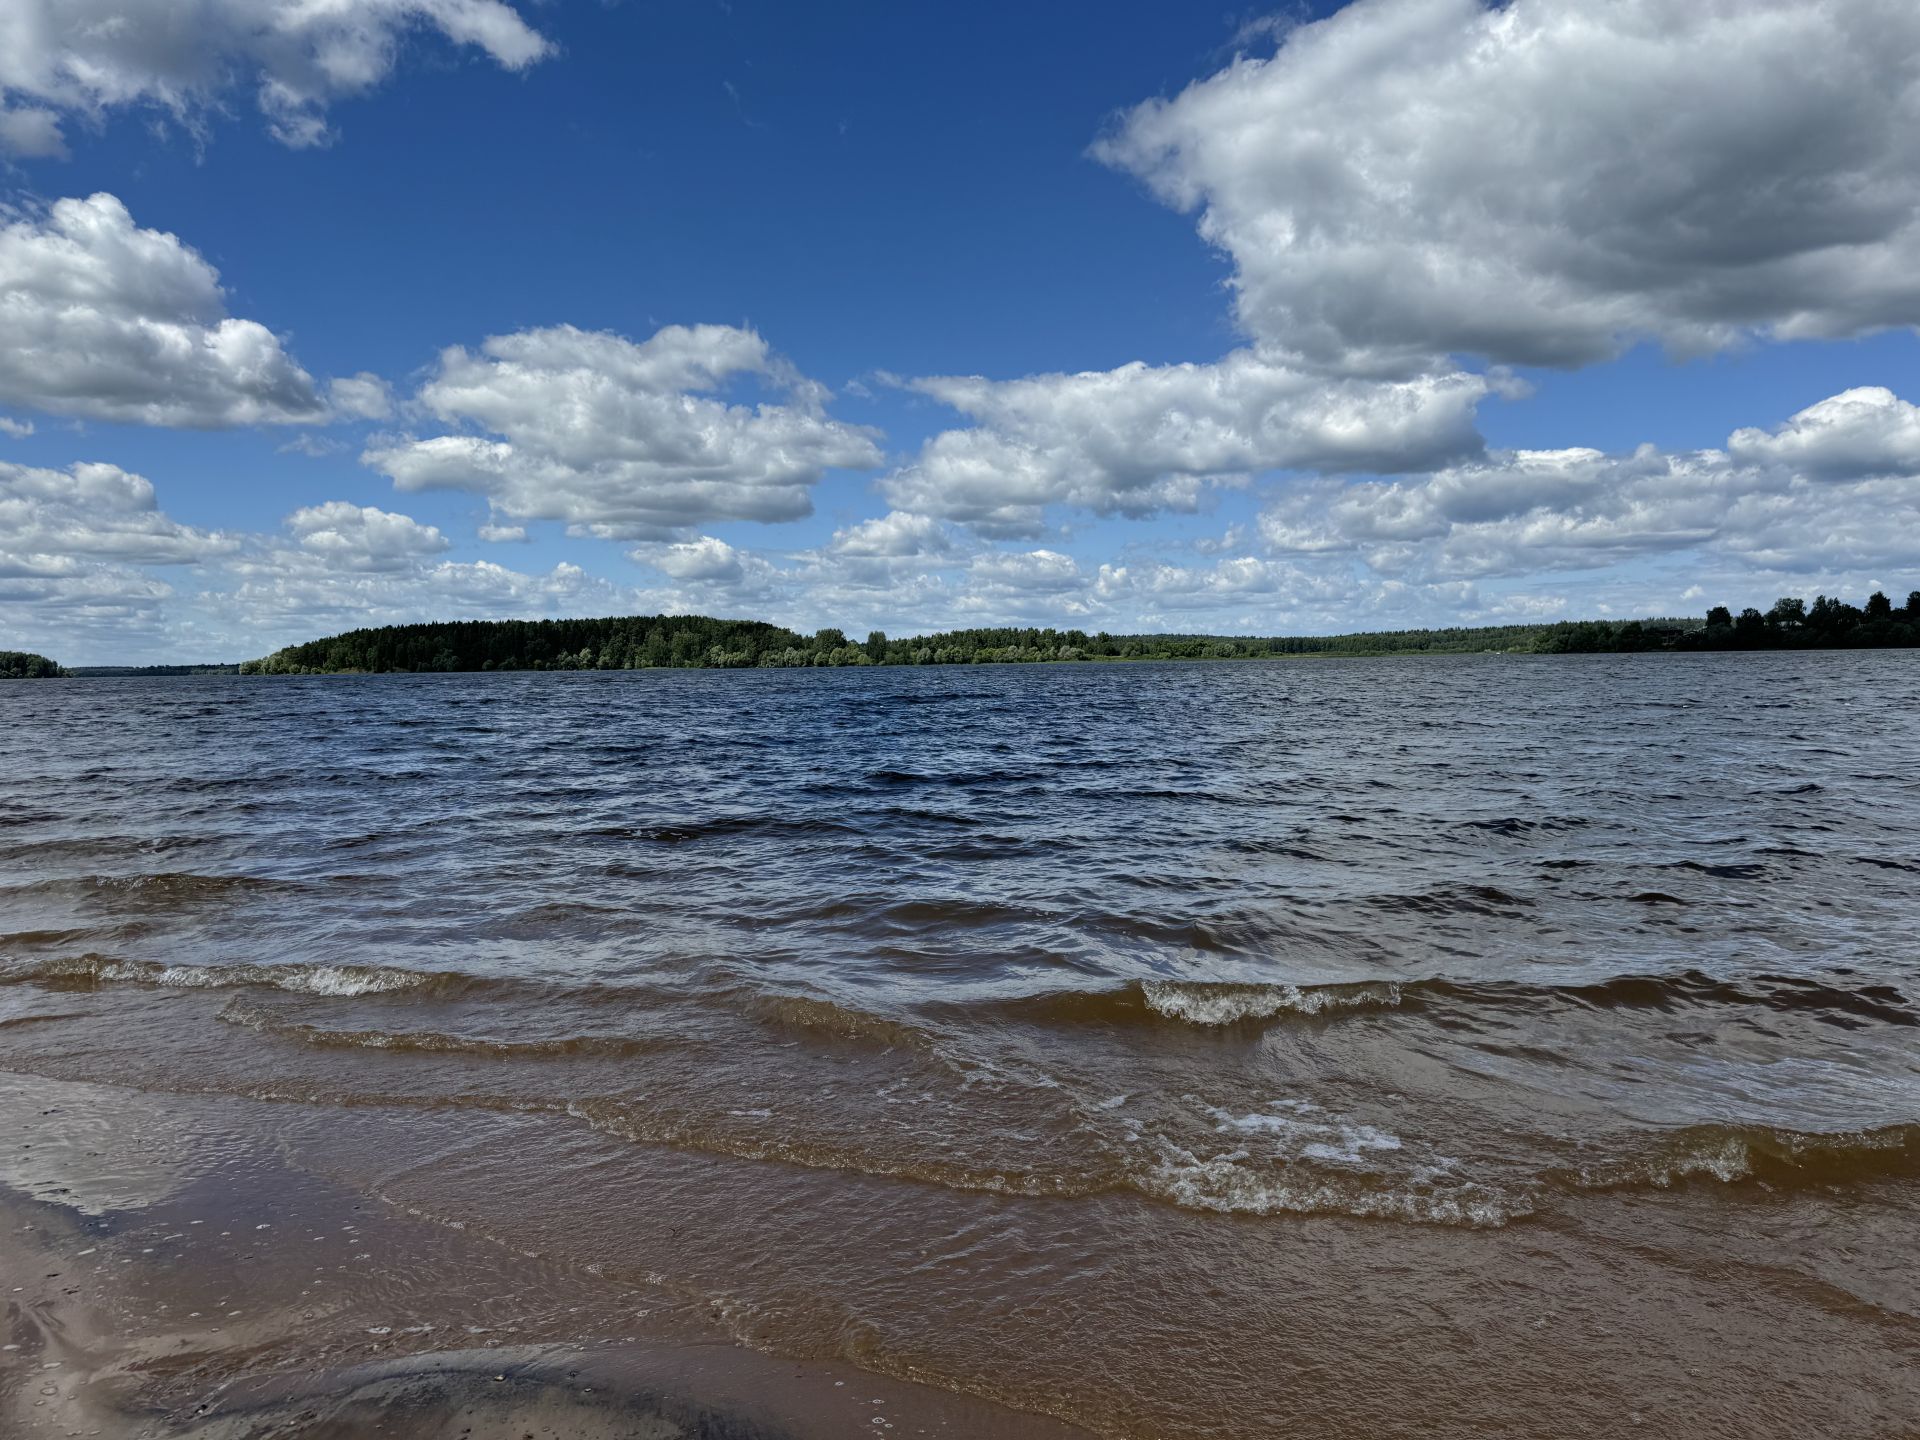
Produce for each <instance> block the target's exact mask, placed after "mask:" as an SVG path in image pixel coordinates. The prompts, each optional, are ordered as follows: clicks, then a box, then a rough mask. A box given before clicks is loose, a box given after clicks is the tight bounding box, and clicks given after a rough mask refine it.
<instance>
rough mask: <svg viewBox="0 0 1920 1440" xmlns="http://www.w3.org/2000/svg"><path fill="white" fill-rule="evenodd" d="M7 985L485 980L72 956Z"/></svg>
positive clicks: (342, 986)
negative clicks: (164, 962) (177, 963)
mask: <svg viewBox="0 0 1920 1440" xmlns="http://www.w3.org/2000/svg"><path fill="white" fill-rule="evenodd" d="M5 979H6V980H7V981H8V982H10V983H21V982H38V983H40V984H46V985H55V986H65V987H69V988H74V987H80V986H89V985H115V984H122V985H158V986H166V987H172V988H176V989H183V990H227V989H238V988H241V987H244V986H267V987H271V988H273V989H276V990H289V991H293V992H295V993H297V994H302V995H339V996H353V995H381V994H387V993H390V992H393V991H401V990H408V991H424V992H428V993H434V994H453V993H458V992H459V991H463V990H467V989H471V988H473V987H475V986H478V985H482V984H484V983H485V982H484V981H481V980H478V979H476V978H475V977H473V976H470V975H459V974H455V973H453V972H451V971H444V970H401V969H397V968H394V967H391V966H385V965H351V964H341V965H254V964H237V965H162V964H160V963H158V962H157V961H152V960H122V959H116V958H114V957H112V956H108V955H73V956H66V957H63V958H61V959H58V960H48V961H45V962H43V963H40V964H35V965H29V966H24V967H21V968H18V969H15V970H12V971H9V972H8V973H7V974H6V976H5Z"/></svg>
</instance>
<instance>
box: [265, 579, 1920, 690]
mask: <svg viewBox="0 0 1920 1440" xmlns="http://www.w3.org/2000/svg"><path fill="white" fill-rule="evenodd" d="M1917 632H1920V591H1916V592H1915V593H1914V594H1913V595H1912V596H1910V597H1909V598H1908V600H1907V605H1906V608H1905V609H1903V610H1895V609H1894V608H1893V607H1892V605H1891V604H1890V603H1888V601H1887V598H1886V597H1885V596H1884V595H1875V596H1874V597H1873V598H1872V599H1871V600H1869V601H1868V602H1867V605H1866V608H1865V609H1864V610H1863V609H1857V608H1855V607H1854V606H1851V605H1846V604H1843V603H1841V602H1839V601H1837V600H1829V599H1827V598H1826V597H1824V596H1822V597H1820V598H1819V599H1816V600H1815V601H1814V602H1813V605H1812V606H1811V607H1808V606H1806V605H1803V604H1802V603H1801V602H1800V601H1798V600H1782V601H1780V602H1779V603H1778V604H1776V605H1775V606H1774V607H1773V609H1772V610H1770V611H1769V612H1767V613H1766V614H1765V615H1762V614H1761V613H1760V612H1759V611H1757V610H1747V611H1744V612H1742V613H1741V614H1740V615H1739V616H1738V617H1735V616H1733V615H1731V614H1730V613H1729V612H1728V611H1727V610H1726V608H1725V607H1723V606H1716V607H1715V608H1714V609H1713V610H1712V611H1710V612H1709V613H1708V615H1707V618H1706V620H1705V621H1704V622H1702V621H1699V620H1685V619H1665V620H1627V621H1619V622H1615V621H1607V620H1578V621H1560V622H1556V623H1553V624H1537V625H1493V626H1479V627H1462V626H1455V627H1449V628H1446V629H1439V630H1385V631H1375V632H1371V633H1366V634H1356V635H1295V636H1277V637H1270V638H1248V637H1241V636H1231V637H1229V636H1220V635H1109V634H1107V633H1106V632H1105V631H1101V632H1100V633H1098V634H1094V635H1089V634H1087V633H1086V632H1085V631H1084V630H1055V629H1050V628H1049V629H1019V628H1011V627H1007V628H997V629H983V630H949V631H946V632H944V633H942V634H937V635H920V636H915V637H912V638H909V639H892V638H889V637H888V636H887V635H885V634H883V633H882V632H880V631H878V630H876V631H874V632H872V633H871V634H869V635H868V636H867V638H866V639H865V640H864V641H857V640H853V639H850V638H849V637H848V636H847V635H846V634H845V632H843V631H840V630H833V629H828V630H819V631H816V632H815V633H813V634H812V635H802V634H800V633H798V632H797V631H793V630H787V629H783V628H782V627H780V626H778V625H769V624H766V623H763V622H761V621H757V620H712V619H708V618H707V617H705V616H700V615H639V616H628V617H625V618H619V619H604V620H458V621H449V622H446V623H439V624H422V625H388V626H383V627H382V628H380V629H376V630H354V631H350V632H348V633H347V634H344V635H335V636H331V637H329V638H328V639H324V640H312V641H309V642H307V643H306V644H304V645H290V646H288V647H287V648H286V649H284V650H277V651H275V652H274V653H273V654H271V655H269V656H267V657H266V658H264V659H261V660H250V661H247V662H246V663H244V664H242V665H241V666H240V667H239V669H240V673H242V674H247V675H314V674H338V673H344V672H375V673H379V672H388V671H449V670H641V669H653V668H664V667H677V668H682V669H742V668H752V667H798V666H813V665H970V664H1005V663H1019V662H1035V661H1075V660H1081V661H1101V660H1235V659H1262V658H1274V657H1281V656H1290V655H1325V656H1337V655H1410V654H1433V655H1460V654H1470V653H1476V652H1485V651H1501V652H1505V653H1516V652H1519V653H1531V654H1571V653H1579V652H1588V651H1640V650H1741V649H1749V650H1759V649H1775V648H1781V649H1785V648H1819V647H1832V646H1856V645H1857V646H1883V645H1912V644H1914V643H1915V642H1916V634H1917Z"/></svg>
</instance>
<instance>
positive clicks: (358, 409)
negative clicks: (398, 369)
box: [327, 370, 393, 420]
mask: <svg viewBox="0 0 1920 1440" xmlns="http://www.w3.org/2000/svg"><path fill="white" fill-rule="evenodd" d="M327 397H328V400H329V402H330V404H331V406H332V409H333V413H334V415H335V417H336V418H338V419H342V420H385V419H388V418H389V417H390V416H392V414H393V393H392V392H391V391H390V390H389V389H388V388H387V382H386V381H384V380H382V379H381V378H380V377H379V376H378V375H375V374H372V373H371V372H369V371H366V370H362V371H361V372H360V373H359V374H358V375H343V376H340V377H338V378H336V379H334V380H331V381H329V382H328V383H327Z"/></svg>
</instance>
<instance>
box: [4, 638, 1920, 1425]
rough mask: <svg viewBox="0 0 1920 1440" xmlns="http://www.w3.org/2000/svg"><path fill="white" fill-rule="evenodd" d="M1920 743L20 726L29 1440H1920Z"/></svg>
mask: <svg viewBox="0 0 1920 1440" xmlns="http://www.w3.org/2000/svg"><path fill="white" fill-rule="evenodd" d="M1916 701H1920V671H1915V670H1914V669H1913V667H1912V666H1911V664H1910V663H1909V661H1908V659H1907V657H1904V656H1900V655H1892V654H1861V655H1846V654H1836V655H1809V656H1791V657H1747V656H1726V657H1720V656H1703V657H1598V658H1593V659H1586V658H1574V657H1568V658H1554V659H1547V658H1541V659H1537V660H1536V659H1528V660H1519V659H1507V658H1498V657H1490V658H1487V659H1481V660H1464V661H1457V662H1456V661H1445V660H1435V661H1382V662H1366V663H1354V664H1342V663H1327V664H1299V665H1289V664H1275V665H1196V666H1182V667H1176V666H1168V667H1150V666H1137V667H1126V668H1124V669H1119V668H1114V669H1093V668H1078V669H1075V668H1064V667H1061V668H1056V667H1045V668H1035V669H1009V668H993V669H979V670H965V671H959V672H955V671H950V670H942V671H930V672H913V671H884V672H877V673H871V674H864V675H863V674H857V673H855V674H830V675H811V674H797V675H796V674H787V673H766V674H760V673H744V674H725V673H709V672H681V673H673V672H664V673H663V672H642V673H638V674H625V675H608V676H597V675H578V676H573V675H554V676H454V677H431V678H429V677H421V678H417V679H416V678H399V677H393V678H366V679H345V680H338V681H319V680H315V681H240V680H228V679H201V680H189V681H166V682H111V681H90V682H73V683H70V684H62V685H39V686H21V687H13V688H11V689H9V690H7V691H6V692H4V694H0V705H4V706H5V707H6V718H7V719H8V721H9V722H10V723H9V724H8V726H7V727H6V729H5V732H4V735H3V736H0V766H3V767H4V770H0V773H5V774H7V775H8V776H9V777H10V779H9V784H8V788H7V790H6V793H5V797H4V802H3V803H0V916H3V917H4V919H3V920H0V981H3V982H4V983H0V1071H4V1072H5V1076H4V1080H0V1085H4V1087H5V1090H6V1092H7V1093H6V1100H5V1104H4V1107H0V1126H4V1128H0V1161H3V1163H4V1167H5V1168H4V1172H3V1173H0V1181H3V1182H4V1184H5V1185H6V1186H7V1188H8V1192H9V1193H10V1194H11V1195H12V1196H13V1197H14V1198H13V1199H12V1200H11V1201H9V1202H8V1204H7V1207H6V1218H7V1226H8V1234H9V1236H10V1245H9V1251H8V1254H7V1256H6V1264H7V1267H8V1269H9V1271H10V1272H17V1273H18V1275H19V1276H21V1277H22V1278H14V1279H9V1280H8V1281H7V1282H6V1283H7V1287H8V1289H9V1291H10V1292H11V1293H12V1299H11V1308H10V1319H11V1323H12V1326H13V1328H14V1330H15V1331H16V1332H17V1333H18V1334H20V1335H24V1336H25V1338H23V1339H13V1338H11V1337H10V1343H14V1344H18V1345H20V1346H21V1348H20V1349H19V1350H13V1351H5V1352H0V1376H4V1377H5V1379H4V1384H5V1395H6V1398H7V1403H8V1404H10V1405H12V1406H13V1407H14V1408H13V1410H12V1412H11V1413H13V1414H14V1415H16V1416H19V1417H26V1418H24V1419H22V1420H20V1421H18V1422H17V1423H20V1424H27V1423H32V1424H35V1425H39V1424H41V1423H42V1422H45V1423H46V1424H47V1425H48V1426H56V1425H57V1424H59V1423H62V1422H64V1423H67V1424H68V1426H69V1428H73V1429H76V1430H78V1431H79V1432H80V1433H86V1431H87V1430H88V1429H89V1428H95V1427H103V1426H104V1427H110V1426H112V1425H115V1424H119V1425H122V1426H125V1425H127V1424H133V1425H136V1426H143V1425H144V1426H149V1427H158V1428H151V1430H150V1433H153V1434H156V1435H158V1434H168V1433H174V1431H173V1430H170V1429H168V1428H166V1427H182V1426H191V1425H198V1426H200V1427H202V1433H204V1434H206V1435H208V1436H216V1435H218V1436H225V1435H228V1434H232V1435H251V1434H255V1433H259V1434H267V1433H295V1432H292V1431H285V1430H282V1431H275V1430H273V1429H272V1426H275V1425H280V1426H283V1427H284V1426H285V1425H287V1424H290V1423H292V1419H293V1418H295V1417H299V1416H306V1417H307V1418H306V1419H304V1420H302V1421H301V1423H302V1424H305V1425H306V1426H307V1427H308V1432H309V1433H311V1434H313V1435H316V1436H318V1435H323V1434H324V1435H333V1434H339V1435H346V1434H358V1433H363V1432H364V1433H372V1432H371V1431H370V1430H368V1429H367V1427H368V1426H370V1425H371V1424H375V1423H378V1422H377V1421H374V1420H371V1419H369V1418H368V1417H370V1416H374V1415H377V1414H382V1413H399V1409H400V1408H401V1407H403V1402H404V1407H405V1413H407V1414H408V1415H410V1416H412V1417H413V1424H414V1426H415V1431H416V1432H417V1433H439V1432H437V1431H433V1430H430V1429H426V1428H423V1427H426V1426H428V1425H429V1424H433V1425H439V1424H442V1423H446V1424H452V1429H451V1430H449V1431H448V1432H447V1433H449V1434H458V1433H460V1431H461V1429H462V1427H464V1426H468V1425H476V1424H477V1425H480V1426H482V1427H485V1426H489V1425H493V1426H498V1427H504V1428H502V1429H501V1432H500V1433H503V1434H504V1433H507V1431H508V1430H511V1429H512V1428H513V1427H514V1426H524V1427H526V1428H527V1429H534V1430H536V1431H540V1427H547V1429H550V1430H551V1432H552V1433H553V1434H555V1435H559V1434H565V1433H578V1434H580V1435H582V1436H585V1435H589V1434H598V1433H620V1434H624V1433H637V1434H646V1433H651V1432H649V1431H647V1430H645V1429H640V1428H637V1427H639V1426H641V1425H643V1424H645V1425H654V1426H656V1427H660V1426H666V1427H676V1428H664V1429H659V1430H658V1433H660V1434H662V1435H668V1434H675V1433H685V1434H716V1435H718V1434H730V1433H739V1434H759V1433H765V1434H768V1435H773V1434H794V1435H811V1434H851V1433H855V1432H856V1431H858V1432H859V1433H868V1432H869V1431H877V1432H879V1433H890V1432H889V1431H888V1430H887V1427H888V1426H890V1425H891V1426H894V1427H896V1428H898V1429H900V1430H902V1431H905V1432H909V1433H910V1432H912V1431H913V1430H915V1429H925V1431H926V1433H929V1434H932V1433H948V1434H956V1433H964V1434H983V1435H985V1434H1006V1435H1009V1436H1016V1435H1018V1436H1024V1435H1034V1436H1043V1435H1051V1434H1062V1433H1070V1432H1068V1431H1067V1430H1065V1429H1063V1428H1061V1427H1064V1426H1072V1427H1079V1429H1080V1431H1082V1432H1091V1433H1094V1434H1100V1435H1110V1436H1158V1435H1181V1436H1184V1435H1207V1436H1222V1437H1245V1436H1265V1435H1289V1434H1294V1435H1353V1436H1362V1435H1379V1434H1395V1433H1407V1434H1412V1433H1421V1434H1441V1435H1469V1434H1487V1433H1514V1434H1528V1435H1544V1436H1554V1435H1569V1436H1571V1435H1588V1434H1594V1433H1615V1432H1618V1431H1621V1430H1626V1429H1631V1428H1634V1427H1642V1426H1644V1427H1646V1428H1647V1429H1648V1430H1649V1431H1651V1432H1653V1433H1660V1434H1668V1435H1729V1436H1732V1435H1739V1436H1748V1435H1781V1436H1787V1435H1804V1434H1809V1433H1821V1434H1830V1435H1858V1436H1888V1435H1910V1434H1920V1378H1916V1377H1920V1266H1916V1265H1915V1264H1914V1262H1913V1259H1912V1257H1913V1255H1914V1254H1915V1253H1917V1248H1916V1241H1920V1184H1916V1181H1920V1046H1916V1043H1915V1040H1916V1036H1920V997H1916V996H1915V994H1914V987H1915V983H1916V982H1915V973H1914V972H1915V967H1916V960H1920V945H1917V943H1916V941H1915V939H1914V936H1915V933H1916V929H1917V928H1920V927H1917V926H1916V921H1920V893H1917V892H1916V884H1920V706H1917V705H1916ZM256 1213H257V1214H258V1215H259V1216H260V1217H261V1218H259V1219H250V1218H249V1217H250V1216H252V1215H254V1214H256ZM196 1220H197V1221H199V1222H200V1223H199V1224H197V1225H196V1224H195V1223H194V1222H195V1221H196ZM260 1225H266V1226H267V1227H268V1228H267V1229H264V1230H261V1229H258V1228H257V1227H258V1226H260ZM29 1226H31V1227H33V1228H32V1229H27V1228H25V1227H29ZM248 1226H253V1227H256V1228H252V1229H248V1228H246V1227H248ZM348 1227H352V1228H348ZM223 1231H225V1232H229V1233H227V1234H224V1235H223V1234H222V1233H221V1232H223ZM209 1233H210V1234H211V1237H212V1238H206V1237H207V1236H208V1235H209ZM366 1234H377V1236H378V1242H377V1243H373V1242H364V1243H363V1241H362V1240H361V1239H360V1238H359V1237H360V1236H362V1235H366ZM168 1236H172V1237H174V1238H173V1239H168V1238H167V1237H168ZM90 1240H91V1241H92V1242H93V1243H91V1244H89V1243H86V1242H88V1241H90ZM89 1250H90V1251H91V1253H90V1254H87V1255H85V1256H82V1255H81V1254H80V1252H82V1251H89ZM43 1260H44V1261H45V1262H46V1263H45V1264H44V1266H42V1261H43ZM48 1272H58V1274H57V1278H55V1277H50V1276H49V1274H48ZM76 1277H78V1278H77V1279H76ZM15 1285H18V1286H21V1287H22V1288H21V1289H20V1290H18V1291H12V1287H13V1286H15ZM69 1287H71V1288H72V1289H73V1290H74V1292H75V1293H72V1294H68V1293H66V1292H67V1290H68V1288H69ZM330 1287H331V1288H330ZM216 1292H217V1293H216ZM215 1307H223V1308H215ZM234 1309H239V1310H240V1311H241V1312H242V1314H241V1315H239V1316H231V1317H229V1316H226V1314H225V1312H226V1311H231V1310H234ZM195 1312H198V1313H197V1314H196V1313H195ZM215 1316H219V1317H221V1320H220V1328H219V1330H218V1331H217V1332H215V1331H214V1330H213V1328H212V1325H210V1324H209V1323H207V1322H208V1321H209V1320H210V1319H211V1318H213V1317H215ZM189 1321H190V1322H191V1323H189ZM49 1335H61V1336H65V1337H66V1339H65V1340H63V1341H61V1342H60V1343H66V1344H69V1345H70V1346H71V1347H72V1350H73V1356H72V1358H71V1360H61V1361H60V1365H61V1369H60V1370H58V1371H51V1372H49V1371H45V1370H44V1369H36V1368H33V1367H34V1366H44V1365H45V1364H46V1363H47V1361H46V1360H45V1359H43V1358H35V1357H40V1356H44V1355H47V1354H49V1353H51V1352H50V1350H49V1348H48V1347H49V1346H50V1345H54V1344H55V1341H54V1340H51V1339H49ZM76 1337H77V1338H76ZM570 1371H571V1372H576V1373H573V1374H569V1372H570ZM495 1374H500V1375H505V1376H507V1377H508V1378H506V1379H502V1380H495V1379H493V1378H492V1377H493V1376H494V1375H495ZM48 1375H53V1376H54V1377H55V1378H53V1379H47V1378H46V1376H48ZM582 1376H586V1377H587V1378H588V1379H596V1380H598V1381H599V1382H600V1383H598V1384H594V1385H592V1386H591V1387H589V1386H588V1385H587V1384H586V1383H585V1381H584V1380H583V1379H582V1378H581V1377H582ZM836 1382H838V1383H836ZM62 1385H66V1386H69V1387H71V1388H76V1389H80V1390H84V1391H85V1395H84V1396H83V1397H82V1398H81V1399H79V1400H75V1399H72V1398H70V1397H67V1396H66V1392H65V1391H63V1390H62V1389H61V1387H62ZM49 1387H51V1389H52V1391H53V1392H54V1393H52V1394H42V1393H40V1392H41V1391H44V1390H47V1389H48V1388H49ZM849 1387H851V1388H854V1389H860V1388H861V1387H865V1388H866V1389H867V1390H870V1391H871V1393H870V1394H865V1393H863V1394H861V1395H860V1396H859V1397H858V1398H860V1399H861V1400H862V1401H863V1402H865V1408H864V1409H860V1408H858V1407H853V1408H848V1407H845V1406H843V1405H842V1403H841V1402H842V1398H843V1396H844V1393H845V1391H846V1390H847V1389H848V1388H849ZM589 1388H590V1389H591V1391H592V1393H593V1395H594V1396H597V1397H598V1398H597V1399H588V1398H586V1397H585V1396H584V1395H583V1393H582V1392H584V1391H586V1390H588V1389H589ZM875 1400H880V1401H884V1402H885V1403H884V1404H882V1405H879V1406H875V1405H874V1404H872V1403H871V1402H873V1401H875ZM36 1401H46V1402H47V1403H46V1404H45V1405H40V1404H36ZM76 1405H78V1406H80V1407H81V1408H80V1409H74V1408H72V1407H73V1406H76ZM202 1405H208V1406H210V1408H209V1409H208V1410H206V1411H201V1410H199V1408H198V1407H200V1406H202ZM49 1416H53V1417H56V1418H55V1419H52V1420H49V1419H48V1418H47V1417H49ZM102 1417H106V1418H102ZM455 1418H458V1423H457V1424H455V1423H453V1421H454V1419H455ZM909 1420H911V1421H912V1422H913V1423H911V1424H909V1423H908V1421H909ZM876 1422H878V1423H876ZM215 1425H222V1426H226V1427H227V1428H225V1429H210V1428H207V1427H209V1426H215ZM249 1426H251V1427H253V1428H252V1429H249V1428H248V1427H249ZM326 1426H332V1427H333V1428H332V1429H326V1428H324V1427H326ZM593 1426H602V1427H606V1426H612V1427H614V1428H613V1429H611V1430H607V1429H604V1428H603V1429H602V1430H599V1431H596V1430H593V1429H592V1428H591V1427H593ZM621 1426H626V1427H627V1429H624V1430H623V1429H620V1428H619V1427H621ZM729 1426H731V1427H733V1428H732V1429H728V1428H727V1427H729ZM262 1427H265V1428H262ZM567 1427H573V1428H572V1429H568V1428H567ZM702 1427H705V1428H702ZM752 1427H760V1428H758V1429H755V1428H752ZM862 1427H865V1428H864V1429H863V1428H862ZM22 1433H33V1432H30V1431H22ZM45 1433H50V1434H51V1433H64V1431H62V1430H60V1429H58V1428H48V1429H46V1431H45ZM104 1433H113V1431H112V1430H111V1429H110V1428H108V1429H106V1430H105V1431H104ZM183 1433H187V1432H183ZM521 1433H524V1430H523V1431H522V1432H521ZM540 1433H545V1432H544V1431H541V1432H540ZM474 1434H476V1435H480V1434H483V1430H481V1429H476V1430H475V1431H474Z"/></svg>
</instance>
